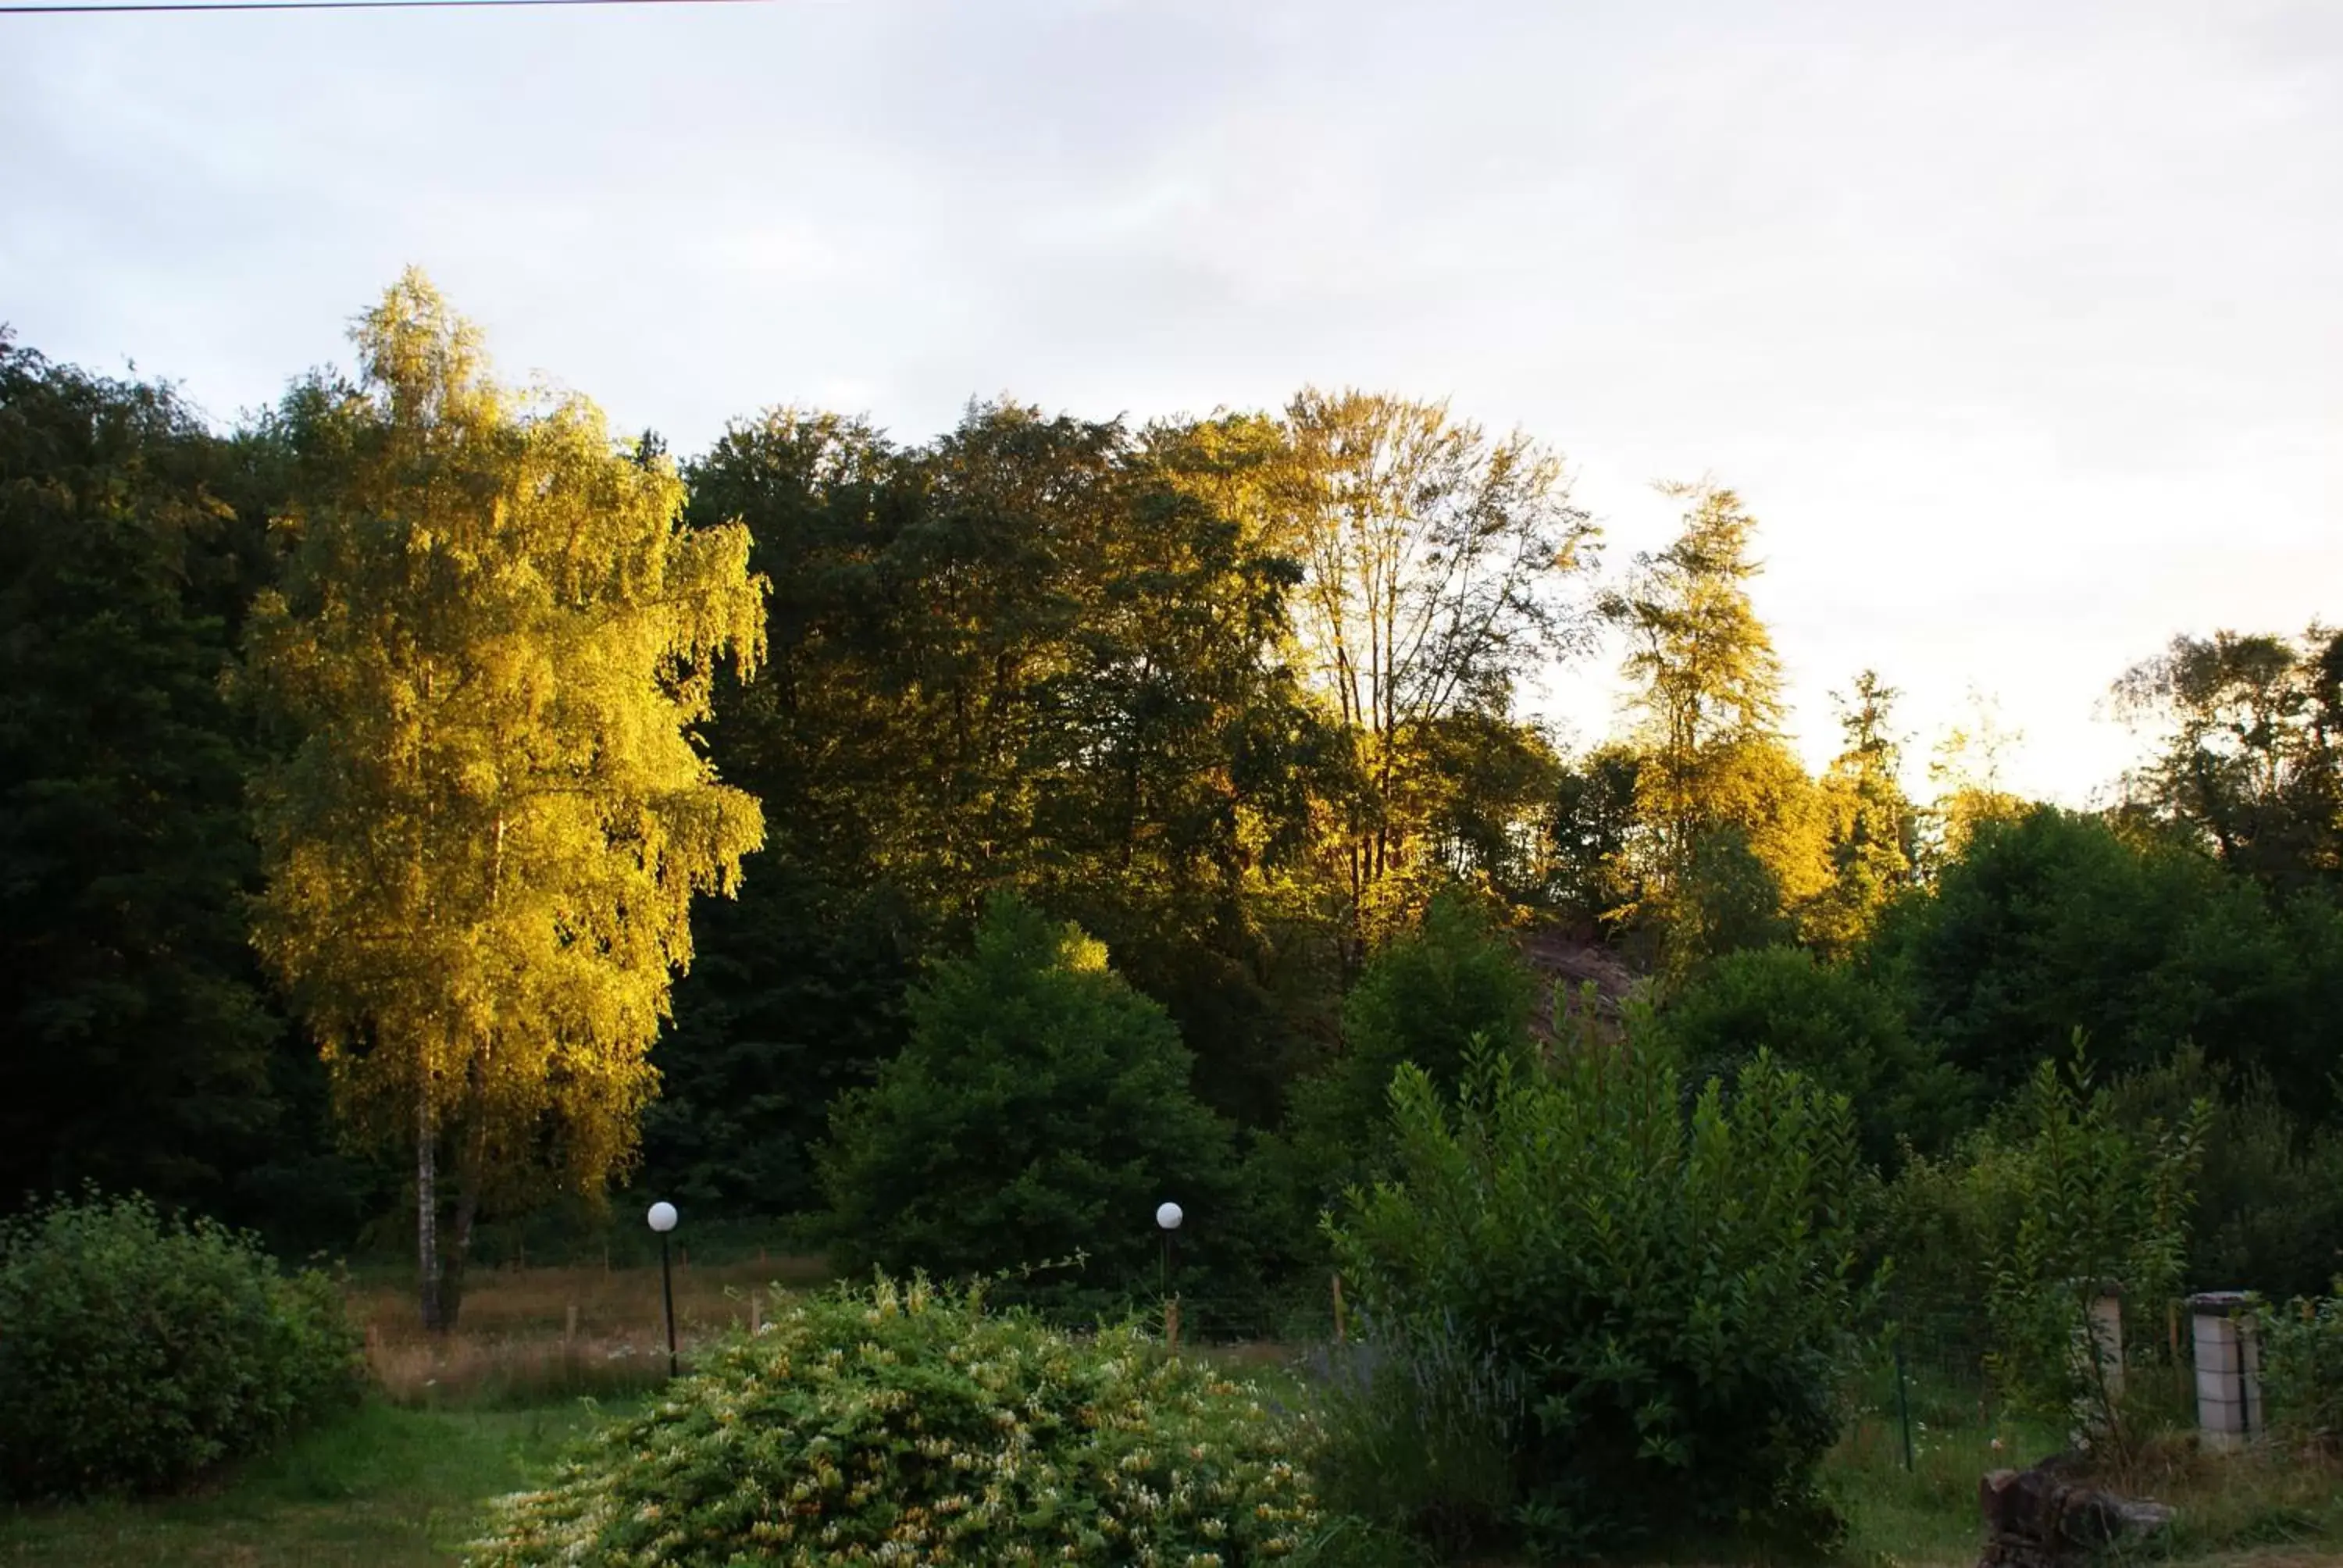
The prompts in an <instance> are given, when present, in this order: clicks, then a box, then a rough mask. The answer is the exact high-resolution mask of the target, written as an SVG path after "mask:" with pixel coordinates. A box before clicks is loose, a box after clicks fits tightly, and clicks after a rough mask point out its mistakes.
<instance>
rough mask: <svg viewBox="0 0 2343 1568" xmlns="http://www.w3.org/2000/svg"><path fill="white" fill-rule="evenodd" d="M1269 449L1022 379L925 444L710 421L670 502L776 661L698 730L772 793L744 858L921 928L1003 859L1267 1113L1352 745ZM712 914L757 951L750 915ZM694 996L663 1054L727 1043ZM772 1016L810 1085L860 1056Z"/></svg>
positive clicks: (974, 895) (818, 423)
mask: <svg viewBox="0 0 2343 1568" xmlns="http://www.w3.org/2000/svg"><path fill="white" fill-rule="evenodd" d="M1285 449H1286V448H1285V441H1284V437H1283V436H1282V433H1281V432H1280V430H1279V428H1278V427H1277V426H1276V425H1275V423H1274V422H1273V421H1270V420H1266V419H1262V418H1257V417H1229V418H1225V419H1215V420H1207V421H1203V422H1200V423H1192V424H1188V423H1180V424H1169V425H1163V426H1157V427H1149V428H1148V429H1147V430H1145V431H1143V432H1138V433H1134V432H1132V431H1131V430H1130V429H1128V428H1126V427H1124V426H1122V425H1121V424H1120V423H1117V422H1107V423H1091V422H1088V421H1083V420H1079V419H1073V418H1062V417H1061V418H1047V417H1043V416H1041V414H1040V412H1039V411H1038V410H1035V409H1032V408H1028V407H1019V406H1014V405H983V406H978V407H971V408H970V410H969V412H968V414H967V415H966V417H964V418H963V419H962V420H961V421H960V424H959V426H958V427H956V428H954V429H953V430H952V431H950V432H949V433H947V434H946V435H945V436H943V437H940V438H939V439H937V440H935V441H933V442H931V443H929V444H927V445H925V446H922V447H898V446H895V445H893V444H891V443H890V442H888V441H887V440H886V439H885V438H884V437H880V435H879V434H877V433H876V432H874V431H872V430H871V429H870V428H869V427H866V426H863V425H860V424H859V423H857V422H854V421H850V420H844V419H840V418H838V417H832V416H828V415H820V414H808V413H799V412H795V411H786V410H785V411H779V412H776V413H773V414H769V415H768V416H766V417H762V418H759V419H757V420H753V421H744V422H742V423H739V424H737V425H735V426H734V427H732V428H731V429H729V430H728V431H727V432H726V434H725V436H724V437H722V439H720V440H719V442H718V444H717V446H716V447H715V449H714V450H713V451H712V452H710V453H709V455H708V457H706V458H704V459H703V460H701V461H699V462H698V463H696V464H694V465H693V466H692V467H691V468H690V471H689V477H690V481H691V488H692V498H691V502H690V510H689V516H690V517H691V518H692V519H693V520H694V522H695V523H696V524H700V525H704V526H714V525H717V524H720V523H723V522H726V521H729V520H733V519H739V520H740V521H741V522H743V523H744V524H745V525H746V526H747V527H748V528H749V530H750V532H751V534H752V536H753V538H754V540H755V544H754V549H753V554H752V557H751V562H752V565H753V567H754V568H755V569H757V570H758V571H759V572H761V573H763V574H765V575H766V576H768V577H769V578H771V579H772V583H773V595H772V598H771V601H770V607H769V614H770V628H771V629H770V635H771V657H770V662H769V667H768V669H767V670H766V672H765V675H764V677H763V678H760V679H759V681H757V682H756V683H755V684H753V685H748V686H739V685H734V684H731V683H725V684H723V685H721V686H720V687H719V691H718V694H717V716H716V721H715V724H714V727H713V729H712V732H711V735H712V744H713V745H714V747H715V748H716V749H717V752H718V754H719V756H721V757H722V758H723V759H725V766H726V771H727V774H728V776H729V777H730V778H732V779H735V780H737V781H738V782H739V783H740V784H741V785H742V786H743V787H744V788H747V789H751V790H753V791H754V792H756V793H757V794H758V795H759V796H760V797H761V798H763V799H767V800H770V801H776V802H779V801H786V802H788V809H787V810H786V811H779V810H777V811H776V812H775V813H774V817H773V821H772V831H773V838H772V843H771V847H770V848H769V850H768V851H767V852H766V856H765V857H764V859H762V860H761V861H759V862H758V863H759V865H761V866H769V867H770V868H771V869H769V870H764V871H759V873H758V875H759V877H763V878H767V879H771V880H775V881H781V880H787V881H789V882H791V883H793V884H797V885H818V886H820V887H823V888H829V889H838V890H873V896H874V897H876V898H879V899H880V900H884V901H886V902H888V903H890V904H896V905H900V907H901V909H902V910H903V911H904V916H905V920H904V925H905V927H906V928H907V929H908V930H909V931H910V932H911V933H912V934H913V935H914V937H915V938H916V940H919V941H920V942H921V943H936V944H945V943H949V942H950V940H953V939H954V938H955V937H956V936H957V935H960V934H964V932H965V930H966V927H967V924H968V922H969V920H970V916H971V915H972V914H973V912H974V911H975V910H977V908H978V907H979V906H980V903H981V902H982V900H983V898H984V896H985V895H986V894H987V893H988V892H990V891H992V890H999V889H1011V890H1019V891H1021V892H1022V893H1024V894H1026V895H1027V896H1029V897H1031V898H1033V899H1034V900H1036V901H1038V902H1041V903H1042V904H1044V905H1046V906H1047V907H1048V908H1050V909H1051V910H1055V911H1057V912H1058V913H1060V914H1061V915H1063V916H1065V917H1067V918H1070V919H1075V920H1080V921H1081V923H1082V924H1083V926H1084V927H1085V928H1086V929H1087V930H1091V931H1093V932H1095V933H1096V934H1097V935H1098V936H1099V937H1101V939H1102V940H1105V941H1106V942H1108V943H1109V944H1110V946H1111V948H1112V950H1113V951H1114V953H1115V957H1116V962H1117V965H1118V968H1119V970H1121V972H1122V973H1123V974H1124V975H1125V976H1126V977H1127V978H1129V979H1130V980H1131V981H1132V983H1133V984H1135V985H1137V986H1139V987H1140V989H1141V990H1144V991H1146V992H1147V993H1148V994H1150V995H1151V996H1153V997H1155V998H1156V999H1157V1000H1160V1001H1161V1002H1163V1003H1164V1004H1165V1005H1166V1006H1167V1007H1168V1008H1170V1009H1171V1010H1172V1013H1173V1015H1174V1017H1175V1018H1176V1019H1177V1020H1179V1021H1180V1022H1181V1024H1182V1028H1183V1030H1185V1031H1186V1033H1187V1036H1188V1038H1189V1040H1190V1041H1191V1044H1192V1049H1193V1050H1196V1051H1197V1052H1198V1054H1199V1056H1200V1058H1201V1059H1202V1062H1203V1064H1204V1070H1203V1071H1202V1072H1201V1073H1200V1074H1199V1083H1200V1088H1201V1089H1202V1092H1203V1093H1204V1094H1205V1096H1206V1098H1207V1100H1208V1101H1209V1102H1210V1103H1212V1105H1214V1106H1215V1107H1217V1108H1219V1109H1222V1110H1223V1111H1227V1112H1229V1113H1231V1114H1233V1115H1237V1116H1240V1117H1242V1118H1243V1119H1246V1120H1248V1121H1253V1122H1256V1123H1263V1122H1267V1121H1271V1120H1273V1118H1274V1116H1275V1114H1276V1110H1277V1107H1278V1105H1279V1102H1280V1098H1281V1093H1282V1081H1283V1078H1284V1077H1285V1076H1286V1074H1287V1072H1288V1071H1289V1070H1290V1067H1291V1054H1292V1053H1291V1050H1290V1042H1291V1040H1292V1036H1293V1033H1294V1024H1293V1021H1292V1020H1293V1017H1294V1015H1302V1016H1306V1017H1314V1016H1316V1015H1317V1014H1319V1013H1321V1012H1331V1010H1332V1003H1331V1001H1330V1000H1328V994H1327V993H1328V992H1329V991H1330V990H1332V983H1331V982H1332V966H1331V965H1330V964H1327V963H1325V962H1324V961H1323V960H1322V957H1321V956H1320V950H1322V948H1324V947H1325V946H1327V945H1328V943H1327V933H1328V931H1329V930H1330V929H1331V921H1332V918H1333V916H1332V910H1331V908H1330V904H1329V900H1327V899H1326V898H1324V897H1322V896H1321V895H1322V891H1323V889H1322V885H1321V883H1320V881H1319V880H1318V879H1316V878H1315V877H1314V875H1312V873H1311V872H1310V870H1309V868H1308V863H1307V851H1308V849H1309V848H1310V841H1311V820H1312V809H1313V802H1314V801H1315V800H1316V799H1318V798H1319V797H1321V796H1322V792H1323V787H1322V779H1323V776H1325V775H1326V773H1327V770H1328V769H1330V768H1332V766H1334V764H1335V763H1336V762H1337V761H1338V760H1339V758H1338V755H1337V754H1338V753H1339V751H1340V750H1341V738H1340V737H1339V736H1336V735H1334V734H1332V731H1331V729H1330V727H1329V726H1327V725H1325V724H1324V723H1322V720H1321V718H1320V716H1319V715H1318V714H1317V713H1316V712H1315V710H1314V709H1312V707H1311V706H1310V705H1309V704H1308V703H1306V702H1305V701H1304V700H1303V699H1302V693H1301V690H1300V687H1299V681H1298V678H1297V676H1296V675H1295V673H1294V671H1293V669H1292V661H1291V660H1290V659H1289V658H1287V657H1286V656H1285V651H1284V648H1283V643H1284V640H1285V638H1286V632H1287V609H1288V601H1289V598H1290V596H1291V593H1292V586H1293V580H1294V578H1295V576H1296V575H1297V569H1298V568H1296V567H1295V565H1294V563H1293V561H1292V558H1291V556H1290V555H1289V554H1288V553H1287V548H1286V541H1285V540H1284V539H1283V538H1282V534H1281V532H1280V528H1279V527H1278V526H1277V519H1278V517H1279V516H1280V515H1281V514H1279V513H1278V512H1277V509H1276V508H1274V507H1273V506H1272V504H1271V492H1272V490H1273V488H1274V484H1273V483H1272V476H1273V475H1274V474H1276V473H1277V472H1279V471H1280V465H1281V464H1282V461H1283V454H1284V452H1285ZM748 896H749V898H751V899H756V898H759V897H760V895H759V892H758V891H757V890H756V879H755V878H752V879H751V883H750V888H749V892H748ZM839 918H840V919H841V920H849V921H853V920H860V919H861V918H862V917H861V916H860V914H859V913H857V912H855V910H853V909H851V908H850V909H849V910H847V911H846V912H844V913H843V914H842V915H840V917H839ZM711 937H712V940H713V943H714V945H712V946H711V947H710V948H709V952H710V954H711V955H717V956H730V955H731V952H732V947H733V943H734V939H735V938H736V937H737V938H738V939H739V946H740V949H741V951H740V955H739V956H740V958H741V960H742V961H743V962H744V963H746V964H749V965H750V966H759V965H761V964H763V963H764V962H765V961H766V960H767V952H766V951H765V950H763V949H760V947H759V943H763V944H764V948H766V949H769V946H770V939H769V938H766V937H763V936H760V935H759V930H758V929H757V928H756V927H754V926H753V925H752V924H749V923H746V922H744V923H743V924H742V925H740V926H739V927H738V928H737V929H734V930H715V931H712V932H711ZM820 967H822V968H825V969H827V968H830V967H831V966H830V961H829V960H823V962H822V964H821V966H820ZM719 989H720V988H719ZM709 1000H711V999H710V997H709V993H707V992H699V993H696V994H687V995H685V996H683V997H679V1001H678V1006H679V1017H680V1018H682V1019H683V1020H684V1021H685V1022H686V1024H687V1025H688V1026H689V1027H688V1028H687V1029H685V1030H679V1038H678V1039H677V1040H674V1041H672V1042H670V1046H669V1050H670V1052H671V1054H670V1055H669V1060H670V1061H675V1062H678V1063H680V1062H681V1060H682V1059H683V1058H684V1057H685V1056H690V1055H697V1054H699V1053H700V1052H702V1051H703V1050H714V1051H716V1052H718V1053H719V1054H723V1053H727V1052H729V1050H730V1045H729V1040H728V1038H727V1037H726V1035H725V1034H723V1033H722V1032H720V1031H719V1028H710V1027H702V1026H701V1025H700V1024H699V1023H695V1022H694V1021H693V1017H694V1015H695V1014H699V1013H700V1012H701V1010H703V1009H704V1008H705V1007H706V1006H707V1005H708V1003H709ZM685 1009H689V1010H690V1011H689V1012H685V1011H683V1010H685ZM707 1021H708V1022H709V1023H714V1022H716V1020H712V1019H711V1020H707ZM745 1027H746V1028H749V1029H753V1030H758V1031H759V1035H762V1028H763V1026H761V1025H759V1024H756V1023H755V1022H754V1021H753V1020H752V1021H750V1022H749V1023H748V1024H747V1025H746V1026H745ZM791 1032H792V1033H793V1034H795V1035H797V1036H798V1037H799V1039H801V1040H802V1042H803V1046H804V1055H803V1057H802V1059H801V1060H803V1062H804V1064H805V1066H806V1067H807V1068H808V1072H807V1073H806V1075H805V1077H804V1079H803V1080H802V1081H800V1083H799V1088H798V1090H797V1093H798V1094H799V1103H800V1104H807V1103H808V1102H809V1101H815V1100H819V1099H820V1098H821V1097H822V1095H824V1094H826V1093H827V1092H829V1091H834V1090H835V1089H836V1088H839V1087H843V1086H845V1085H848V1084H850V1083H852V1082H854V1081H858V1080H859V1079H860V1078H862V1077H864V1076H865V1075H866V1073H867V1070H868V1062H867V1060H866V1057H867V1053H868V1052H869V1050H870V1047H871V1044H872V1043H873V1042H872V1040H871V1038H870V1028H869V1026H868V1023H867V1021H865V1020H854V1019H849V1018H843V1017H839V1016H837V1015H834V1014H830V1013H828V1012H826V1011H824V1010H809V1011H808V1012H805V1013H803V1014H800V1015H799V1016H798V1017H797V1018H796V1019H794V1020H792V1025H791ZM762 1037H763V1038H766V1039H770V1038H771V1037H770V1036H762ZM792 1043H794V1042H792ZM734 1070H735V1068H734V1067H733V1066H730V1065H719V1066H718V1067H717V1068H716V1069H715V1071H717V1072H718V1073H719V1074H728V1073H730V1072H732V1071H734ZM810 1108H813V1109H819V1107H810ZM744 1131H746V1130H745V1129H744ZM724 1158H734V1157H730V1156H725V1157H724ZM740 1158H742V1159H743V1162H745V1158H746V1157H740Z"/></svg>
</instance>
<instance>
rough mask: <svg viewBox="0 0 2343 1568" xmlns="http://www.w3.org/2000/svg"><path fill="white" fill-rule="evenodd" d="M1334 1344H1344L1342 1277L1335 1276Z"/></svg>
mask: <svg viewBox="0 0 2343 1568" xmlns="http://www.w3.org/2000/svg"><path fill="white" fill-rule="evenodd" d="M1334 1342H1335V1343H1336V1344H1338V1345H1339V1344H1341V1343H1342V1275H1340V1274H1337V1275H1335V1276H1334Z"/></svg>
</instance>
